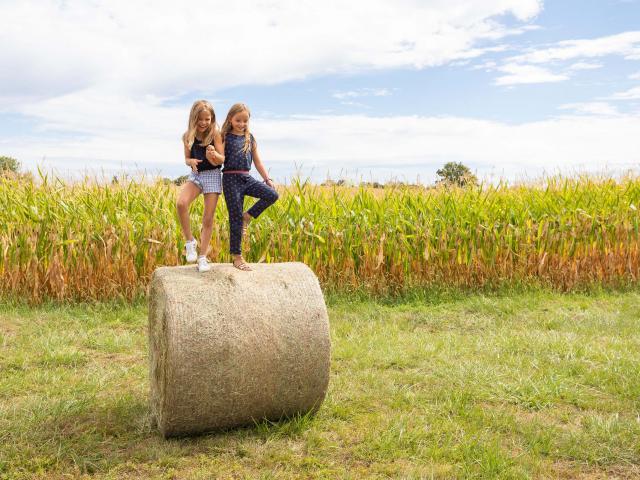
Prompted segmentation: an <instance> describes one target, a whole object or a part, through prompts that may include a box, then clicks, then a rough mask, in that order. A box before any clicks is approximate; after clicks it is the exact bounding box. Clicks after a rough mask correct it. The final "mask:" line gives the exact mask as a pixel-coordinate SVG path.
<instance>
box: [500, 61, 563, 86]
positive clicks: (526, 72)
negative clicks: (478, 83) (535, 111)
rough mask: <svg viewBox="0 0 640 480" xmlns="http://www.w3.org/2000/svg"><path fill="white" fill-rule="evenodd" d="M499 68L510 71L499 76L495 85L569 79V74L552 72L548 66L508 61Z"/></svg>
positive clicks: (502, 70)
mask: <svg viewBox="0 0 640 480" xmlns="http://www.w3.org/2000/svg"><path fill="white" fill-rule="evenodd" d="M497 70H499V71H501V72H504V73H508V75H503V76H502V77H498V78H497V79H496V81H495V85H516V84H524V83H549V82H562V81H564V80H568V79H569V77H568V76H567V75H558V74H555V73H552V72H551V71H549V70H548V69H546V68H542V67H538V66H536V65H520V64H517V63H508V64H506V65H502V66H500V67H498V68H497Z"/></svg>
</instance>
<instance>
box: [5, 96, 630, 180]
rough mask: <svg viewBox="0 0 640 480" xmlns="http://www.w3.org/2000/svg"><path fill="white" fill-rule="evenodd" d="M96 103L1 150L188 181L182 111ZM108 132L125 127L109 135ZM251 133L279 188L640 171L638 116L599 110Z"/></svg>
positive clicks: (79, 101)
mask: <svg viewBox="0 0 640 480" xmlns="http://www.w3.org/2000/svg"><path fill="white" fill-rule="evenodd" d="M93 100H94V99H93V98H92V97H91V93H85V94H83V95H81V96H77V98H72V99H69V101H68V102H66V105H75V107H74V109H73V110H69V111H68V112H67V113H66V114H64V115H62V114H61V112H60V111H59V110H58V108H57V106H56V105H54V104H53V103H48V102H44V103H43V104H42V105H41V107H42V108H40V109H39V110H37V111H34V112H33V113H34V114H35V113H38V114H39V115H41V117H40V118H42V120H43V121H44V122H45V124H46V125H47V128H57V129H61V130H64V129H65V128H67V127H71V126H72V127H73V128H75V125H77V124H84V125H85V127H86V128H85V136H84V137H82V138H74V137H71V138H63V139H58V140H55V141H51V140H49V139H48V136H47V131H46V130H45V131H43V132H42V134H41V135H40V136H39V137H38V138H19V137H14V138H11V137H3V140H0V148H2V151H3V153H4V154H6V155H10V156H13V157H16V158H18V159H19V160H21V161H22V162H23V163H24V164H25V165H26V166H27V167H29V168H32V169H33V168H35V166H36V165H37V164H41V165H42V166H44V167H45V168H55V169H57V170H58V171H59V172H62V173H63V174H67V175H73V174H75V175H78V174H82V173H84V171H85V169H92V170H93V171H96V170H98V171H100V169H103V170H104V171H105V172H106V173H107V174H110V173H112V172H114V171H117V170H120V169H129V170H139V169H146V170H148V171H150V172H152V173H161V174H163V175H165V176H169V177H176V176H178V175H180V174H184V173H185V171H186V167H185V166H184V165H183V159H182V149H181V143H180V134H181V132H182V131H183V130H184V128H185V126H186V113H185V112H184V111H183V109H182V108H180V109H173V108H166V107H162V106H159V105H156V106H151V107H150V106H148V105H147V104H139V105H138V104H135V103H127V102H126V101H125V100H123V99H121V98H118V97H113V98H111V99H110V103H112V104H114V105H120V106H121V108H115V106H114V107H113V108H107V106H106V105H102V104H100V105H96V107H97V108H98V109H100V108H102V109H103V111H102V115H99V116H97V117H100V118H94V117H92V116H90V115H87V114H85V113H84V109H83V107H82V105H83V104H84V103H86V102H89V103H90V102H92V101H93ZM575 107H576V106H575V105H574V108H573V109H574V110H576V108H575ZM567 109H569V107H567ZM594 113H598V114H597V115H595V114H594ZM109 124H112V125H118V128H117V129H110V128H105V125H109ZM356 127H357V128H356ZM252 131H253V132H254V134H255V135H256V138H257V139H258V142H259V145H260V149H261V156H262V158H263V160H264V163H265V165H266V166H267V167H268V168H269V169H271V172H272V174H273V176H275V177H276V178H278V179H280V180H283V179H284V178H290V177H291V176H292V175H293V173H294V168H295V165H298V166H302V168H303V171H304V172H306V173H309V172H312V173H313V176H314V178H315V179H316V180H322V179H323V178H325V177H326V175H327V173H329V174H330V175H332V176H333V177H334V178H336V177H338V176H341V175H344V176H348V177H351V178H356V179H357V178H359V176H364V177H367V178H374V179H378V180H387V179H389V178H391V177H397V178H398V177H400V178H407V179H409V180H415V178H416V176H417V175H419V176H420V178H421V179H422V181H425V182H430V181H432V180H434V179H435V171H436V170H437V169H438V168H439V167H440V166H442V165H443V164H444V163H445V162H448V161H456V162H458V161H459V162H463V163H465V164H466V165H468V166H470V167H471V168H472V169H474V170H475V171H477V172H478V174H479V175H480V176H483V177H484V176H487V175H491V174H492V173H493V174H495V175H498V176H504V177H506V178H509V179H512V180H513V179H521V178H523V176H525V175H526V176H527V177H529V178H533V177H537V176H539V175H541V174H542V173H543V172H545V171H546V172H558V171H563V172H567V173H573V172H575V171H578V170H579V171H602V170H604V169H609V170H616V171H620V170H623V169H629V168H638V167H640V151H638V149H637V148H636V147H637V145H636V144H635V142H634V140H633V139H635V137H636V136H637V135H636V134H637V132H638V131H640V115H635V116H634V115H625V114H619V115H615V116H613V115H602V112H595V111H594V109H593V108H592V112H587V111H584V114H582V115H564V116H561V117H558V118H553V119H549V120H544V121H538V122H527V123H522V124H519V125H509V124H506V123H502V122H495V121H488V120H482V119H474V118H463V117H424V116H391V117H379V116H378V117H375V116H366V115H317V116H292V117H288V118H273V117H263V118H259V117H258V118H253V119H252ZM399 138H401V139H402V141H398V139H399ZM43 158H45V159H46V160H45V161H44V162H43V161H42V159H43Z"/></svg>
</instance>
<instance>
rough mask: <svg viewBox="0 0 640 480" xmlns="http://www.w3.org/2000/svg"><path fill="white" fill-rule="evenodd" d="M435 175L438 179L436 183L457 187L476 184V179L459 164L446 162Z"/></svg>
mask: <svg viewBox="0 0 640 480" xmlns="http://www.w3.org/2000/svg"><path fill="white" fill-rule="evenodd" d="M436 174H437V175H438V176H439V177H440V179H439V180H438V182H437V183H444V184H446V185H457V186H459V187H465V186H468V185H477V184H478V178H477V177H476V176H475V175H474V174H473V173H471V170H470V169H469V167H467V166H466V165H464V164H462V163H460V162H447V163H445V164H444V166H443V167H442V168H440V169H439V170H437V171H436Z"/></svg>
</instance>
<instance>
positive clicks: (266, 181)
mask: <svg viewBox="0 0 640 480" xmlns="http://www.w3.org/2000/svg"><path fill="white" fill-rule="evenodd" d="M264 183H266V184H267V185H269V186H270V187H271V188H273V189H274V190H275V189H276V184H275V183H273V180H271V179H270V178H267V179H266V180H265V181H264Z"/></svg>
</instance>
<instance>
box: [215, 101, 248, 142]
mask: <svg viewBox="0 0 640 480" xmlns="http://www.w3.org/2000/svg"><path fill="white" fill-rule="evenodd" d="M240 112H247V115H249V118H251V112H250V111H249V107H247V106H246V105H245V104H244V103H236V104H234V105H233V106H232V107H231V108H230V109H229V113H227V118H225V119H224V123H223V124H222V130H221V131H220V135H221V136H222V141H223V142H224V141H225V137H226V136H227V133H229V132H230V131H231V130H233V125H231V119H232V118H233V116H234V115H235V114H236V113H240ZM250 148H251V133H250V132H249V125H248V124H247V128H245V129H244V147H243V148H242V151H243V152H244V153H247V152H248V151H249V149H250Z"/></svg>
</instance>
